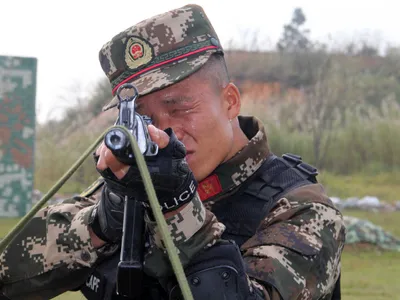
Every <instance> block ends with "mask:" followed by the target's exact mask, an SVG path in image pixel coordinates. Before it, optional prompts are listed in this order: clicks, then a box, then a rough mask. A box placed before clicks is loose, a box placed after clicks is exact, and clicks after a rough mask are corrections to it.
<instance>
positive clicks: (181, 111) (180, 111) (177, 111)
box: [172, 108, 192, 115]
mask: <svg viewBox="0 0 400 300" xmlns="http://www.w3.org/2000/svg"><path fill="white" fill-rule="evenodd" d="M191 111H192V108H179V109H174V110H172V114H173V115H176V114H187V113H190V112H191Z"/></svg>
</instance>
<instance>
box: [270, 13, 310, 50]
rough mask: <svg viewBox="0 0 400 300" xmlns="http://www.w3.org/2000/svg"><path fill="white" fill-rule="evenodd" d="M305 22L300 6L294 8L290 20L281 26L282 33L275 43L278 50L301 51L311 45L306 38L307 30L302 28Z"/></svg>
mask: <svg viewBox="0 0 400 300" xmlns="http://www.w3.org/2000/svg"><path fill="white" fill-rule="evenodd" d="M305 22H306V16H305V14H304V13H303V10H302V9H301V8H296V9H295V10H294V12H293V16H292V20H291V22H290V23H289V24H286V25H284V26H283V34H282V37H281V39H280V40H279V42H278V44H277V48H278V50H279V51H280V52H302V51H307V50H309V49H310V48H311V47H312V43H311V42H310V40H309V38H308V34H309V32H310V31H309V30H308V29H302V26H303V25H304V23H305Z"/></svg>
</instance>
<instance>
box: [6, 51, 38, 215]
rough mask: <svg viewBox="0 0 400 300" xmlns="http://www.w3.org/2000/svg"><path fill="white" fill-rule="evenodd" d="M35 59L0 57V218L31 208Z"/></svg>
mask: <svg viewBox="0 0 400 300" xmlns="http://www.w3.org/2000/svg"><path fill="white" fill-rule="evenodd" d="M36 66H37V60H36V58H28V57H12V56H0V217H21V216H24V215H25V214H26V212H27V211H29V209H30V208H31V206H32V203H31V199H32V192H33V174H34V163H33V160H34V151H33V150H34V141H35V97H36Z"/></svg>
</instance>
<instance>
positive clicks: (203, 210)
mask: <svg viewBox="0 0 400 300" xmlns="http://www.w3.org/2000/svg"><path fill="white" fill-rule="evenodd" d="M223 53H224V52H223V49H222V47H221V44H220V42H219V39H218V36H217V34H216V33H215V31H214V29H213V27H212V25H211V23H210V21H209V19H208V18H207V16H206V14H205V13H204V11H203V9H202V8H201V7H199V6H197V5H187V6H184V7H182V8H179V9H175V10H172V11H169V12H166V13H163V14H160V15H157V16H155V17H152V18H150V19H147V20H144V21H142V22H140V23H138V24H136V25H135V26H133V27H131V28H128V29H127V30H125V31H123V32H121V33H120V34H118V35H116V36H115V37H114V38H113V39H112V40H111V41H110V42H108V43H106V44H105V45H104V46H103V47H102V49H101V51H100V62H101V66H102V68H103V70H104V72H105V74H106V75H107V77H108V78H109V80H110V82H111V85H112V88H113V93H114V94H115V91H116V90H117V89H118V87H120V86H121V84H123V83H126V82H131V83H133V84H134V85H135V86H136V87H137V88H138V90H139V92H140V97H139V98H138V100H137V107H136V108H137V111H138V112H139V113H140V114H144V115H147V116H149V117H151V118H152V120H153V125H149V132H150V135H151V137H152V139H153V141H155V142H156V143H157V144H158V145H159V148H160V150H159V155H158V156H157V157H156V159H154V160H151V161H149V162H148V164H149V170H150V173H151V176H152V177H153V179H154V181H155V189H156V192H157V195H158V200H159V202H160V206H161V208H162V211H163V213H164V216H165V218H166V221H167V224H168V225H169V229H170V232H171V236H172V238H173V240H174V242H175V245H176V246H177V249H178V252H179V256H180V259H181V262H182V265H183V267H184V269H185V272H186V275H187V278H188V282H189V284H190V287H191V289H192V293H193V296H194V299H285V300H286V299H339V298H340V286H339V278H340V260H341V253H342V249H343V246H344V240H345V227H344V224H343V220H342V216H341V214H340V212H339V211H338V210H337V209H335V207H334V205H333V204H332V202H331V201H330V199H329V198H328V196H327V195H326V194H325V192H324V189H323V187H322V186H321V184H319V183H318V182H317V180H316V175H317V171H316V170H315V169H314V168H313V167H311V166H310V165H308V164H306V163H304V162H302V161H301V158H300V157H299V156H296V155H283V156H282V157H280V156H276V155H274V154H273V153H272V152H271V151H270V149H269V147H268V141H267V135H266V132H265V129H264V127H263V125H262V124H261V122H260V121H259V120H257V119H256V118H254V117H244V116H241V115H240V106H241V102H240V94H239V91H238V88H237V87H236V86H235V85H234V84H233V83H232V82H231V81H230V80H229V76H228V72H227V69H226V66H225V61H224V56H223ZM116 104H117V101H116V99H113V100H112V101H111V103H110V104H108V105H107V106H106V107H105V109H111V108H113V107H115V106H116ZM114 109H115V108H114ZM94 156H95V161H96V169H97V171H98V172H99V173H100V174H101V175H102V176H101V178H102V180H101V181H99V183H97V184H95V185H94V186H93V187H92V188H91V189H89V191H87V192H84V193H83V194H82V195H81V196H80V197H74V198H73V199H69V200H66V201H64V202H63V203H61V204H57V205H51V206H48V207H46V208H43V209H42V210H41V211H40V212H39V213H38V214H37V215H36V216H35V218H33V219H32V221H31V222H30V224H29V225H28V226H27V227H26V228H25V229H24V230H23V231H22V233H21V234H20V235H19V236H18V237H17V238H16V239H15V240H14V242H13V243H12V244H11V245H10V246H9V247H8V248H7V249H6V250H5V251H4V252H3V253H2V254H1V256H0V262H1V265H0V281H1V284H2V286H1V292H2V293H3V294H4V296H3V298H4V299H7V298H8V299H49V298H52V297H55V296H56V295H59V294H61V293H63V292H66V291H69V290H81V291H82V293H83V294H84V295H85V297H86V298H88V299H126V298H122V297H119V296H117V295H116V294H115V270H116V266H117V263H118V258H119V251H118V249H119V244H120V241H121V235H122V232H121V228H122V216H123V201H122V198H123V197H124V196H125V195H128V196H131V195H137V194H135V193H139V192H138V191H140V190H141V187H142V183H141V179H140V176H138V170H137V168H135V167H134V166H131V167H127V166H125V165H123V164H122V163H120V162H119V161H118V160H117V159H116V158H115V157H114V156H113V155H112V154H111V152H110V150H109V149H107V147H105V146H104V145H101V146H100V147H99V148H98V149H97V151H96V153H95V155H94ZM97 199H98V200H97ZM145 218H146V224H147V229H148V243H147V247H146V252H145V263H144V268H145V274H146V279H145V283H144V284H143V297H142V298H143V299H179V297H180V296H179V288H177V283H176V280H175V278H174V276H173V273H172V270H171V267H170V264H169V263H168V258H167V255H166V253H165V249H164V246H163V243H162V240H161V238H160V235H159V233H158V230H157V226H156V225H155V223H154V221H152V216H151V213H149V212H147V213H146V216H145ZM132 285H135V282H132Z"/></svg>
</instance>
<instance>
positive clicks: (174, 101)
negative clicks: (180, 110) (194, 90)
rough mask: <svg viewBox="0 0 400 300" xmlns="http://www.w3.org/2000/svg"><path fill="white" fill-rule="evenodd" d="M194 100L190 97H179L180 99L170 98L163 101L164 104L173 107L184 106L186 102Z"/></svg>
mask: <svg viewBox="0 0 400 300" xmlns="http://www.w3.org/2000/svg"><path fill="white" fill-rule="evenodd" d="M192 100H193V98H192V97H190V96H179V97H168V98H165V99H163V100H162V103H163V104H166V105H173V104H182V103H185V102H190V101H192Z"/></svg>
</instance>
